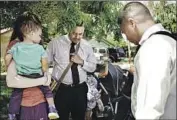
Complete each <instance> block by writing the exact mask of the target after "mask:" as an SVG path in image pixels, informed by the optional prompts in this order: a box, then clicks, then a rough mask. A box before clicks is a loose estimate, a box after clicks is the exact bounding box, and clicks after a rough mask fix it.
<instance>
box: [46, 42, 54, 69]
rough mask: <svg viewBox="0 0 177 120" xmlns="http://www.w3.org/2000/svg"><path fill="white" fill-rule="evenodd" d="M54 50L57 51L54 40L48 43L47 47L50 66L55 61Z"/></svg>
mask: <svg viewBox="0 0 177 120" xmlns="http://www.w3.org/2000/svg"><path fill="white" fill-rule="evenodd" d="M54 49H55V48H54V40H51V41H50V42H49V43H48V46H47V49H46V53H47V57H48V64H49V66H50V65H51V64H52V63H53V60H54Z"/></svg>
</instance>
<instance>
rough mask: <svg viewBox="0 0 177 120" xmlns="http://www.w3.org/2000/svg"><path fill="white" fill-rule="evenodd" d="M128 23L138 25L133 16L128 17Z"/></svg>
mask: <svg viewBox="0 0 177 120" xmlns="http://www.w3.org/2000/svg"><path fill="white" fill-rule="evenodd" d="M128 23H129V24H130V25H131V26H132V27H133V28H135V27H136V21H135V20H134V19H133V18H128Z"/></svg>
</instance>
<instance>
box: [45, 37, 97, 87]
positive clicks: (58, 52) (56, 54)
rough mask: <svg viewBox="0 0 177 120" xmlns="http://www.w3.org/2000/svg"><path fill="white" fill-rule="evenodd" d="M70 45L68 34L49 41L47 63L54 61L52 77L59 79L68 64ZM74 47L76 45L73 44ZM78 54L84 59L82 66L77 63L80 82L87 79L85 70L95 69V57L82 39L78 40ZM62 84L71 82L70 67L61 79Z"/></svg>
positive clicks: (91, 70) (92, 70)
mask: <svg viewBox="0 0 177 120" xmlns="http://www.w3.org/2000/svg"><path fill="white" fill-rule="evenodd" d="M70 47H71V40H70V39H69V37H68V35H64V36H61V37H59V38H56V39H54V40H52V41H51V42H49V44H48V48H47V54H48V61H49V63H51V62H54V68H53V72H52V77H53V78H55V79H56V80H59V78H60V77H61V75H62V73H63V71H64V70H65V68H66V67H67V65H68V64H69V62H70V60H69V57H70ZM75 47H76V46H75ZM78 55H79V56H80V57H81V58H82V59H83V60H84V65H83V67H82V66H81V65H78V72H79V79H80V83H82V82H84V81H86V80H87V72H94V71H95V69H96V58H95V56H94V53H93V49H92V47H91V46H90V45H89V44H88V42H87V41H86V40H84V39H82V40H81V41H80V48H79V51H78ZM62 83H64V84H72V83H73V80H72V73H71V69H69V70H68V73H67V74H66V76H65V77H64V79H63V82H62Z"/></svg>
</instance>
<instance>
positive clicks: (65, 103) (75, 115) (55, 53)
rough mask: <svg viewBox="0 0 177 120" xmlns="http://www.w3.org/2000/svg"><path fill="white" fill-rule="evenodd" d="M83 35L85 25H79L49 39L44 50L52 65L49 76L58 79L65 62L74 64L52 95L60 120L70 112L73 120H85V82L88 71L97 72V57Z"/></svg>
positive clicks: (65, 118)
mask: <svg viewBox="0 0 177 120" xmlns="http://www.w3.org/2000/svg"><path fill="white" fill-rule="evenodd" d="M83 34H84V26H83V22H80V23H78V24H76V26H75V27H74V28H73V29H72V30H71V31H70V32H69V34H67V35H63V36H60V37H59V38H56V39H54V40H52V41H51V42H50V43H49V45H48V48H47V53H48V60H49V63H51V62H53V63H54V68H53V72H52V77H54V78H55V79H57V80H59V78H60V77H61V75H62V73H63V71H64V70H65V68H66V67H67V65H68V63H69V62H70V61H72V62H73V65H72V66H71V69H70V70H68V72H67V74H66V76H65V77H64V79H63V81H62V83H61V85H60V87H59V89H58V90H57V92H56V96H55V105H56V108H57V110H58V113H59V115H60V120H69V115H70V113H71V116H72V119H73V120H84V119H85V112H86V108H87V91H88V87H87V85H86V83H85V81H86V80H87V72H94V71H95V69H96V58H95V56H94V53H93V49H92V47H91V46H90V45H89V44H88V42H87V41H86V40H84V39H83ZM78 45H79V50H78V52H77V51H76V48H77V46H78ZM75 52H77V53H75Z"/></svg>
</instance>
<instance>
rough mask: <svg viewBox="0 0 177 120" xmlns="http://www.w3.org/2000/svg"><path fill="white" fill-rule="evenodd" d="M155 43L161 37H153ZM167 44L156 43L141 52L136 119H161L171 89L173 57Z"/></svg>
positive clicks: (145, 47)
mask: <svg viewBox="0 0 177 120" xmlns="http://www.w3.org/2000/svg"><path fill="white" fill-rule="evenodd" d="M153 38H154V39H153V40H154V42H155V41H156V40H158V39H159V37H157V38H156V37H153ZM170 55H171V53H170V49H169V46H168V44H167V42H164V41H162V42H160V41H158V42H156V44H151V43H150V44H149V46H148V45H146V46H143V47H142V49H141V50H140V55H139V61H138V62H137V65H138V66H136V67H137V72H138V74H137V75H138V77H139V79H138V80H137V81H138V82H139V84H138V87H137V96H136V97H137V108H136V111H135V118H136V119H151V120H155V119H159V118H160V117H161V116H162V115H163V113H164V109H165V104H166V101H167V97H168V95H169V93H170V89H171V81H170V68H171V57H170Z"/></svg>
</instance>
